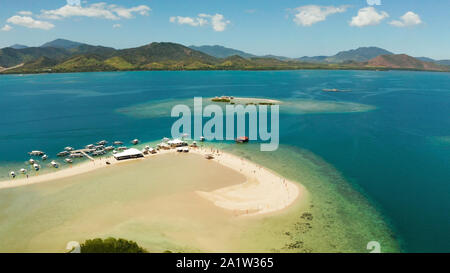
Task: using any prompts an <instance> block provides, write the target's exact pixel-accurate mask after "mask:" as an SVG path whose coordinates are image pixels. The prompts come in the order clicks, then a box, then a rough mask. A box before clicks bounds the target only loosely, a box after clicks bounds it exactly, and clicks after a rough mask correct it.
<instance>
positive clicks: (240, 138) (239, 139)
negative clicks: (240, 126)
mask: <svg viewBox="0 0 450 273" xmlns="http://www.w3.org/2000/svg"><path fill="white" fill-rule="evenodd" d="M248 140H249V139H248V137H246V136H245V137H238V138H236V142H237V143H247V142H248Z"/></svg>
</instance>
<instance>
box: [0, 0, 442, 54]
mask: <svg viewBox="0 0 450 273" xmlns="http://www.w3.org/2000/svg"><path fill="white" fill-rule="evenodd" d="M67 2H69V4H70V5H69V4H68V3H67ZM99 3H100V4H99ZM101 3H103V4H101ZM369 4H370V5H369ZM377 4H381V5H377ZM449 8H450V0H430V1H422V0H409V1H403V0H348V1H329V0H296V1H294V0H284V1H277V0H240V1H238V0H183V1H181V0H169V1H168V0H134V1H129V0H99V1H95V0H89V1H83V0H82V1H81V2H80V1H79V0H69V1H66V0H41V1H35V0H34V1H31V0H20V1H12V0H0V29H1V30H0V47H6V46H9V45H12V44H15V43H20V44H25V45H28V46H38V45H41V44H43V43H45V42H47V41H50V40H53V39H56V38H65V39H69V40H74V41H80V42H86V43H89V44H100V45H105V46H112V47H115V48H128V47H136V46H141V45H144V44H148V43H150V42H156V41H170V42H177V43H182V44H184V45H205V44H208V45H212V44H219V45H223V46H227V47H232V48H236V49H240V50H244V51H247V52H250V53H254V54H276V55H283V56H288V57H300V56H304V55H308V56H314V55H333V54H335V53H337V52H338V51H341V50H348V49H352V48H357V47H360V46H379V47H382V48H385V49H387V50H390V51H393V52H394V53H406V54H409V55H412V56H416V57H419V56H427V57H432V58H436V59H450V50H449V49H450V18H449V17H448V14H449Z"/></svg>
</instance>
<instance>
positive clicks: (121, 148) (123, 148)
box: [116, 146, 128, 151]
mask: <svg viewBox="0 0 450 273" xmlns="http://www.w3.org/2000/svg"><path fill="white" fill-rule="evenodd" d="M116 150H117V151H125V150H128V147H125V146H123V147H119V148H117V149H116Z"/></svg>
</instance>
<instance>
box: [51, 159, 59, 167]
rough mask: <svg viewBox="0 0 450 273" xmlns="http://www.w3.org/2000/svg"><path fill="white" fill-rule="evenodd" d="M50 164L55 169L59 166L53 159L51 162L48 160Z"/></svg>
mask: <svg viewBox="0 0 450 273" xmlns="http://www.w3.org/2000/svg"><path fill="white" fill-rule="evenodd" d="M50 164H52V167H53V168H55V169H57V168H58V167H59V165H58V163H57V162H56V161H54V160H53V161H52V162H50Z"/></svg>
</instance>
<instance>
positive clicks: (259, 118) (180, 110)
mask: <svg viewBox="0 0 450 273" xmlns="http://www.w3.org/2000/svg"><path fill="white" fill-rule="evenodd" d="M193 108H194V109H191V108H190V107H189V106H187V105H183V104H179V105H176V106H174V107H173V108H172V111H171V116H172V117H179V119H178V120H177V121H175V123H174V124H173V125H172V130H171V133H172V137H173V138H180V137H181V136H187V137H189V138H192V139H194V140H200V139H201V138H202V137H204V138H205V139H206V140H235V139H236V137H248V139H249V140H258V141H261V142H264V143H261V146H260V150H261V151H264V152H267V151H275V150H277V149H278V145H279V142H280V127H279V112H280V108H279V105H254V104H248V105H240V104H236V105H231V104H228V105H226V106H225V113H224V110H223V108H222V107H221V106H219V105H217V104H210V105H207V106H205V107H203V99H202V98H201V97H195V98H194V107H193ZM247 116H248V124H247V122H246V121H247V118H246V117H247ZM224 117H225V118H224ZM203 118H208V119H209V120H207V121H206V123H205V124H204V125H203ZM269 120H270V130H269ZM192 125H193V126H192ZM247 125H248V126H247ZM192 128H193V131H194V132H193V134H192ZM235 128H236V132H235ZM247 128H248V130H246V129H247Z"/></svg>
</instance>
